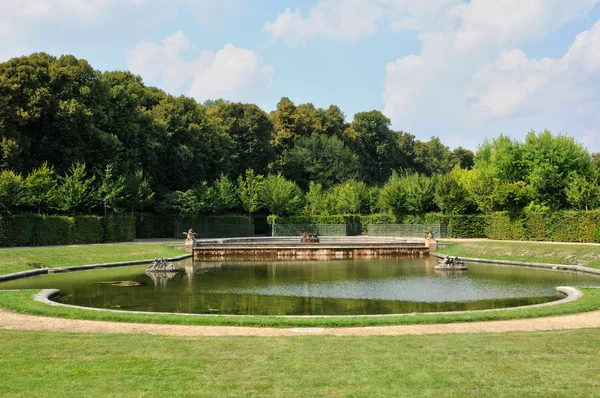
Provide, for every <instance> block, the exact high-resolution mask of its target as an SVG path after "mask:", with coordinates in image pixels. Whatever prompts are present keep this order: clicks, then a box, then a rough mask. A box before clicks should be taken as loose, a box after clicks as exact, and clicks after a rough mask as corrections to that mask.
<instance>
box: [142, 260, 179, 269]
mask: <svg viewBox="0 0 600 398" xmlns="http://www.w3.org/2000/svg"><path fill="white" fill-rule="evenodd" d="M146 272H179V267H177V266H176V265H175V264H173V263H170V262H168V261H167V259H166V258H155V259H154V261H152V264H150V265H149V266H148V267H146Z"/></svg>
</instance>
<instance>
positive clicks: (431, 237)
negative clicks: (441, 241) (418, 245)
mask: <svg viewBox="0 0 600 398" xmlns="http://www.w3.org/2000/svg"><path fill="white" fill-rule="evenodd" d="M425 239H428V240H429V239H435V237H434V236H433V231H432V230H428V231H427V232H426V233H425Z"/></svg>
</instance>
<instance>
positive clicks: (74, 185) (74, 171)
mask: <svg viewBox="0 0 600 398" xmlns="http://www.w3.org/2000/svg"><path fill="white" fill-rule="evenodd" d="M94 180H95V176H92V177H91V178H87V177H86V171H85V163H75V164H74V165H73V166H71V169H70V174H67V175H65V176H62V177H60V178H59V184H58V187H57V189H56V205H57V207H58V209H59V210H62V211H64V212H67V213H72V214H73V215H75V212H76V211H77V210H79V211H88V210H89V209H91V208H92V207H93V206H94V204H95V202H96V200H97V199H96V198H97V193H96V191H95V189H94V186H93V184H94Z"/></svg>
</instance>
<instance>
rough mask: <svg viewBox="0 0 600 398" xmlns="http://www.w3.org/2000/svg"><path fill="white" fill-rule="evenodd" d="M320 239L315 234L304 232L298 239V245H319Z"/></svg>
mask: <svg viewBox="0 0 600 398" xmlns="http://www.w3.org/2000/svg"><path fill="white" fill-rule="evenodd" d="M319 242H320V239H319V237H318V236H317V234H312V233H310V232H305V233H303V234H302V236H301V237H300V243H319Z"/></svg>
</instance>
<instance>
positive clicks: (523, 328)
mask: <svg viewBox="0 0 600 398" xmlns="http://www.w3.org/2000/svg"><path fill="white" fill-rule="evenodd" d="M585 328H600V311H593V312H586V313H582V314H573V315H565V316H554V317H546V318H534V319H515V320H508V321H489V322H471V323H452V324H433V325H401V326H373V327H358V328H357V327H354V328H285V329H282V328H255V327H235V326H184V325H153V324H141V323H124V322H104V321H86V320H75V319H62V318H50V317H42V316H34V315H23V314H17V313H13V312H10V311H7V310H3V309H0V329H3V330H32V331H48V332H75V333H147V334H157V335H171V336H299V335H333V336H366V335H407V334H447V333H484V332H490V333H497V332H529V331H539V330H558V329H585Z"/></svg>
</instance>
